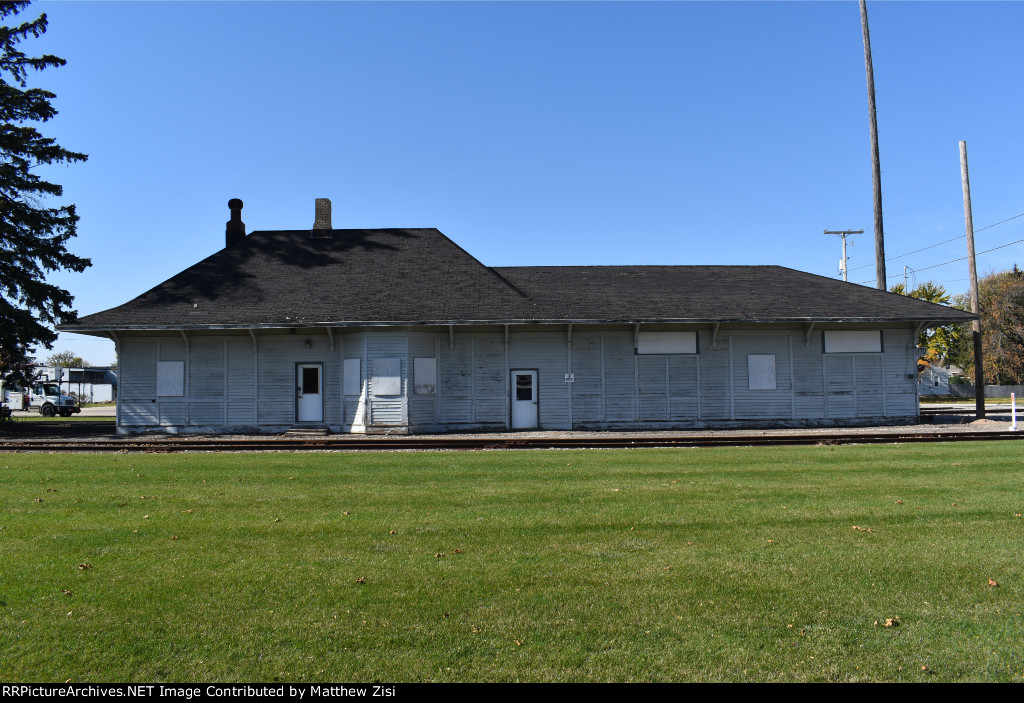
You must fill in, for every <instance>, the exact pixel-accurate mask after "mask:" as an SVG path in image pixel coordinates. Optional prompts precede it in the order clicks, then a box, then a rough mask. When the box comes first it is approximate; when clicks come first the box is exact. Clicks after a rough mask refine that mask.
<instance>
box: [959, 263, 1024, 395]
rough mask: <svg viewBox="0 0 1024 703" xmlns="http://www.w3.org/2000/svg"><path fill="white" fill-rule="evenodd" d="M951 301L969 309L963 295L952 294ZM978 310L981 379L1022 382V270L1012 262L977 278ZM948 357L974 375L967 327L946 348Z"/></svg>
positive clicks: (1023, 322)
mask: <svg viewBox="0 0 1024 703" xmlns="http://www.w3.org/2000/svg"><path fill="white" fill-rule="evenodd" d="M953 304H954V306H955V307H958V308H961V309H963V310H970V309H971V306H970V299H969V298H968V296H967V295H958V296H954V298H953ZM978 306H979V311H980V314H981V348H982V354H983V355H984V362H985V364H984V365H985V383H991V384H996V385H1019V384H1021V383H1024V272H1022V271H1021V270H1020V269H1018V268H1017V266H1016V265H1014V267H1013V268H1012V269H1011V270H1009V271H999V272H996V273H990V274H988V275H987V276H984V277H982V278H981V279H980V280H979V281H978ZM949 358H950V360H951V361H952V362H953V363H954V364H956V365H957V366H959V367H961V368H962V369H964V373H965V374H966V375H967V376H969V377H971V378H972V379H973V378H974V377H975V372H974V345H973V340H972V337H971V333H970V330H969V328H965V332H964V334H963V335H961V339H960V340H958V342H957V343H956V344H955V345H954V346H953V348H952V349H951V351H950V357H949Z"/></svg>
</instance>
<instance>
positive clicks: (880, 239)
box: [860, 0, 885, 290]
mask: <svg viewBox="0 0 1024 703" xmlns="http://www.w3.org/2000/svg"><path fill="white" fill-rule="evenodd" d="M860 24H861V29H862V30H863V31H864V69H865V71H866V72H867V74H868V115H869V117H870V121H871V190H872V192H873V194H874V201H875V279H876V286H877V288H878V290H885V237H884V235H883V232H882V167H881V166H880V165H879V160H878V121H877V120H876V119H875V69H874V67H873V66H872V64H871V35H870V33H869V32H868V7H867V5H866V4H865V3H864V0H860Z"/></svg>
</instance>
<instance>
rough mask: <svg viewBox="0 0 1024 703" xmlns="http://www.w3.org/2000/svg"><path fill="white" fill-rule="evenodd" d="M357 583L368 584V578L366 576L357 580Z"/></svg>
mask: <svg viewBox="0 0 1024 703" xmlns="http://www.w3.org/2000/svg"><path fill="white" fill-rule="evenodd" d="M356 583H366V577H365V576H360V577H359V578H357V579H356Z"/></svg>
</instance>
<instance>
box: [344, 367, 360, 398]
mask: <svg viewBox="0 0 1024 703" xmlns="http://www.w3.org/2000/svg"><path fill="white" fill-rule="evenodd" d="M361 362H362V360H361V359H345V365H344V367H343V368H342V373H343V374H344V376H345V381H344V388H343V390H344V391H345V395H359V394H360V393H362V392H363V365H362V363H361Z"/></svg>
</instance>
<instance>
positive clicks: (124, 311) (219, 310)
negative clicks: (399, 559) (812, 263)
mask: <svg viewBox="0 0 1024 703" xmlns="http://www.w3.org/2000/svg"><path fill="white" fill-rule="evenodd" d="M972 319H974V316H973V315H972V314H970V313H966V312H963V311H961V310H957V309H954V308H948V307H945V306H942V305H934V304H932V303H926V302H923V301H920V300H914V299H913V298H907V297H905V296H902V295H895V294H892V293H886V292H883V291H878V290H876V289H874V288H867V287H864V286H859V285H854V284H849V283H843V282H842V281H836V280H833V279H830V278H824V277H821V276H815V275H812V274H808V273H803V272H800V271H794V270H793V269H788V268H784V267H781V266H517V267H505V268H489V267H487V266H484V265H483V264H481V263H480V262H479V261H477V260H476V259H475V258H473V257H472V256H470V255H469V254H468V253H466V251H465V250H463V249H462V248H461V247H459V246H458V245H457V244H455V243H454V242H453V241H452V240H450V239H448V237H446V236H444V235H443V234H441V232H439V231H438V230H436V229H375V230H365V229H348V230H333V232H332V233H331V236H330V237H329V238H311V237H310V230H291V231H279V232H253V233H252V234H251V235H249V236H248V237H246V238H245V239H244V240H243V241H242V242H240V243H239V244H237V245H235V246H232V247H230V248H227V249H222V250H221V251H219V252H217V253H216V254H213V255H212V256H210V257H208V258H206V259H204V260H203V261H200V262H199V263H198V264H196V265H194V266H192V267H190V268H188V269H186V270H185V271H182V272H181V273H179V274H178V275H176V276H174V277H173V278H171V279H169V280H167V281H165V282H163V283H161V284H160V285H158V286H156V287H155V288H153V289H152V290H149V291H147V292H146V293H143V294H142V295H140V296H139V297H138V298H135V299H134V300H132V301H130V302H127V303H125V304H124V305H120V306H118V307H116V308H111V309H110V310H105V311H103V312H98V313H96V314H94V315H86V316H84V317H81V318H79V320H78V321H76V322H74V323H69V324H65V325H60V326H59V328H58V329H60V330H62V331H67V332H90V331H92V332H95V331H103V330H118V329H162V328H173V329H200V328H204V327H238V328H245V327H261V326H262V327H286V326H303V325H310V326H317V325H342V324H358V323H385V324H386V323H393V324H415V323H428V322H429V323H460V322H498V323H501V322H529V321H538V322H575V321H579V322H585V321H586V322H596V321H614V322H647V321H652V322H653V321H682V322H769V321H822V322H824V321H845V322H857V321H864V322H877V321H906V322H913V321H920V322H923V321H928V322H934V323H939V322H941V323H951V322H967V321H970V320H972Z"/></svg>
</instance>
